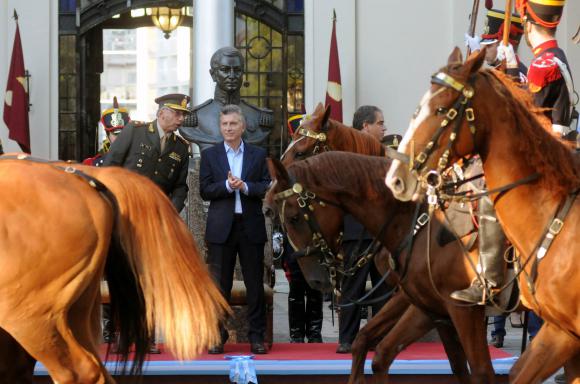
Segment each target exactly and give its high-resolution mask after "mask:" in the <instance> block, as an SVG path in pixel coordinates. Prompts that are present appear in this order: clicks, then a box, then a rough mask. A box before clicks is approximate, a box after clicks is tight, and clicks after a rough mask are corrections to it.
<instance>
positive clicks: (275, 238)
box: [272, 232, 284, 255]
mask: <svg viewBox="0 0 580 384" xmlns="http://www.w3.org/2000/svg"><path fill="white" fill-rule="evenodd" d="M283 247H284V235H283V234H281V233H280V232H274V234H273V235H272V250H273V251H274V253H275V254H276V255H281V254H282V248H283Z"/></svg>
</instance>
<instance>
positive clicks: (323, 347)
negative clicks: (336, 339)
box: [101, 343, 512, 361]
mask: <svg viewBox="0 0 580 384" xmlns="http://www.w3.org/2000/svg"><path fill="white" fill-rule="evenodd" d="M336 346H337V345H336V343H324V344H290V343H274V345H273V346H272V349H271V350H270V351H269V353H268V354H266V355H256V357H255V359H256V360H350V359H351V355H350V354H338V353H335V351H336ZM159 347H160V348H161V351H162V353H161V354H158V355H148V360H149V361H172V360H175V358H174V357H173V355H172V354H171V353H170V352H169V351H168V350H167V349H166V348H165V347H164V346H163V345H160V346H159ZM101 348H102V349H101V350H102V355H103V357H104V354H105V350H106V345H103V346H102V347H101ZM489 351H490V354H491V358H492V359H501V358H506V357H512V355H510V354H509V353H506V352H504V351H502V350H501V349H497V348H494V347H489ZM224 352H225V353H224V355H225V354H250V345H249V344H226V345H225V347H224ZM224 355H209V354H207V353H204V354H203V355H201V356H199V357H198V358H197V359H196V360H223V359H224ZM373 355H374V352H369V354H368V355H367V359H369V358H372V356H373ZM115 356H116V355H114V354H111V355H109V361H113V360H115ZM397 360H447V355H445V351H444V350H443V346H442V345H441V343H415V344H412V345H411V346H409V347H408V348H407V349H405V350H404V351H402V352H401V353H400V354H399V355H398V356H397Z"/></svg>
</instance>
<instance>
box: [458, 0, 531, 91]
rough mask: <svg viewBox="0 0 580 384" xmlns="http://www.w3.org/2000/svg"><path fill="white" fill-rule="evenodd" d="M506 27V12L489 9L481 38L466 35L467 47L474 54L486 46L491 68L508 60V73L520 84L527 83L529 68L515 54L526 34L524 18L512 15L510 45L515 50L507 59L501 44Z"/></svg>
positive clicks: (486, 56) (486, 57) (488, 62)
mask: <svg viewBox="0 0 580 384" xmlns="http://www.w3.org/2000/svg"><path fill="white" fill-rule="evenodd" d="M486 3H487V2H486ZM492 4H493V3H492ZM504 26H505V12H504V11H501V10H497V9H488V11H487V14H486V15H485V27H484V30H483V33H482V34H481V37H479V36H477V37H471V36H469V35H466V36H465V39H466V45H468V46H469V48H470V49H471V51H472V52H476V51H479V50H480V49H481V47H482V46H485V47H486V52H485V63H486V64H487V66H489V67H493V68H498V67H499V65H500V64H501V63H502V61H503V60H504V59H506V60H507V71H506V73H507V74H508V75H511V76H512V77H514V78H516V79H518V81H519V82H520V83H526V82H527V73H528V68H527V67H526V66H525V65H524V64H523V63H522V62H521V60H520V59H519V57H518V55H517V54H515V53H513V52H514V51H515V52H517V50H518V46H519V44H520V41H521V39H522V36H523V34H524V29H523V28H524V26H523V23H522V18H521V17H520V15H519V14H517V13H513V14H512V15H511V22H510V33H509V43H510V44H511V45H512V47H513V49H512V50H511V52H512V54H511V55H508V57H507V58H506V54H505V50H504V46H503V45H502V44H501V43H500V42H501V40H502V38H503V29H504Z"/></svg>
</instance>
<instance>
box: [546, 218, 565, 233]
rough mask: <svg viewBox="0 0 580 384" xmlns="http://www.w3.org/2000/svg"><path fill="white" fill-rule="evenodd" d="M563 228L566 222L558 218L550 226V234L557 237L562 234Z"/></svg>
mask: <svg viewBox="0 0 580 384" xmlns="http://www.w3.org/2000/svg"><path fill="white" fill-rule="evenodd" d="M563 226H564V222H563V221H562V220H560V219H558V218H556V219H554V221H552V224H550V228H549V229H548V232H549V233H550V235H552V236H556V235H557V234H558V233H560V231H561V230H562V227H563Z"/></svg>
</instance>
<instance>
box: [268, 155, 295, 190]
mask: <svg viewBox="0 0 580 384" xmlns="http://www.w3.org/2000/svg"><path fill="white" fill-rule="evenodd" d="M266 164H267V165H268V171H269V172H270V177H271V178H272V180H276V182H277V184H278V185H279V186H280V187H281V188H282V189H287V188H289V187H290V176H288V171H286V168H284V165H283V164H282V162H281V161H280V160H278V159H274V158H272V157H269V158H267V159H266Z"/></svg>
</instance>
